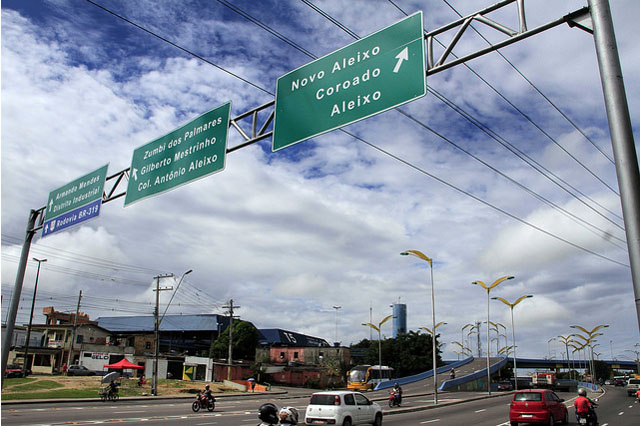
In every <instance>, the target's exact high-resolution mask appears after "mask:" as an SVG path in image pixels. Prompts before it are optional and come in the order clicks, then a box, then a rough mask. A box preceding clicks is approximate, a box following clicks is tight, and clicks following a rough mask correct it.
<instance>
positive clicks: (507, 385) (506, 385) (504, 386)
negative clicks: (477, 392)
mask: <svg viewBox="0 0 640 426" xmlns="http://www.w3.org/2000/svg"><path fill="white" fill-rule="evenodd" d="M512 389H513V385H512V384H511V382H500V383H498V390H499V391H510V390H512Z"/></svg>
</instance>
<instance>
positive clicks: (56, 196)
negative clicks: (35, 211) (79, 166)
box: [42, 164, 109, 237]
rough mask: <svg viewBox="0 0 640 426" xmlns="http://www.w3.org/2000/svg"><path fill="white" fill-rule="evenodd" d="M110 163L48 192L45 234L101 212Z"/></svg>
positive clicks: (44, 224) (45, 211)
mask: <svg viewBox="0 0 640 426" xmlns="http://www.w3.org/2000/svg"><path fill="white" fill-rule="evenodd" d="M108 166H109V165H108V164H107V165H104V166H102V167H100V168H99V169H97V170H94V171H93V172H91V173H87V174H86V175H84V176H81V177H79V178H78V179H76V180H74V181H72V182H69V183H68V184H66V185H64V186H61V187H60V188H58V189H55V190H53V191H51V192H50V193H49V199H48V201H47V206H46V207H45V210H44V223H43V225H42V236H43V237H46V236H47V235H49V234H53V233H54V232H57V231H61V230H63V229H65V228H68V227H70V226H73V225H77V224H79V223H81V222H84V221H86V220H89V219H91V218H94V217H96V216H98V215H99V214H100V207H101V206H102V193H103V191H104V182H105V180H106V178H107V168H108Z"/></svg>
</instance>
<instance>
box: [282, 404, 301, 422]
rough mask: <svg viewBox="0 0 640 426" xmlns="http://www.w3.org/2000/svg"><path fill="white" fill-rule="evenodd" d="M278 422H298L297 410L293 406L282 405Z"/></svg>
mask: <svg viewBox="0 0 640 426" xmlns="http://www.w3.org/2000/svg"><path fill="white" fill-rule="evenodd" d="M280 423H282V424H285V423H288V424H292V425H297V424H298V410H296V409H295V408H294V407H283V408H281V409H280Z"/></svg>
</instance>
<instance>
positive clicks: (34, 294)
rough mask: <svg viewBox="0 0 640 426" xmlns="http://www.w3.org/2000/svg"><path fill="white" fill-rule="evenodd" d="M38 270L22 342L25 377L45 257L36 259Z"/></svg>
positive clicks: (25, 375) (23, 372)
mask: <svg viewBox="0 0 640 426" xmlns="http://www.w3.org/2000/svg"><path fill="white" fill-rule="evenodd" d="M33 260H35V261H36V262H38V272H37V273H36V285H35V286H34V287H33V300H32V301H31V315H29V328H27V340H26V341H25V342H24V361H23V362H22V376H24V377H27V361H29V340H30V339H31V324H32V323H33V308H34V307H35V305H36V293H37V292H38V278H39V277H40V265H41V264H42V262H46V261H47V259H36V258H35V257H34V258H33Z"/></svg>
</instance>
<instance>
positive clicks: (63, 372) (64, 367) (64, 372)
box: [62, 362, 67, 376]
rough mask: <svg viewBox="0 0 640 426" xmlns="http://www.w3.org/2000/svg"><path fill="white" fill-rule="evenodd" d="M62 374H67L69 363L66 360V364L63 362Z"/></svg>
mask: <svg viewBox="0 0 640 426" xmlns="http://www.w3.org/2000/svg"><path fill="white" fill-rule="evenodd" d="M62 375H63V376H66V375H67V363H66V362H65V363H64V364H62Z"/></svg>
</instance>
